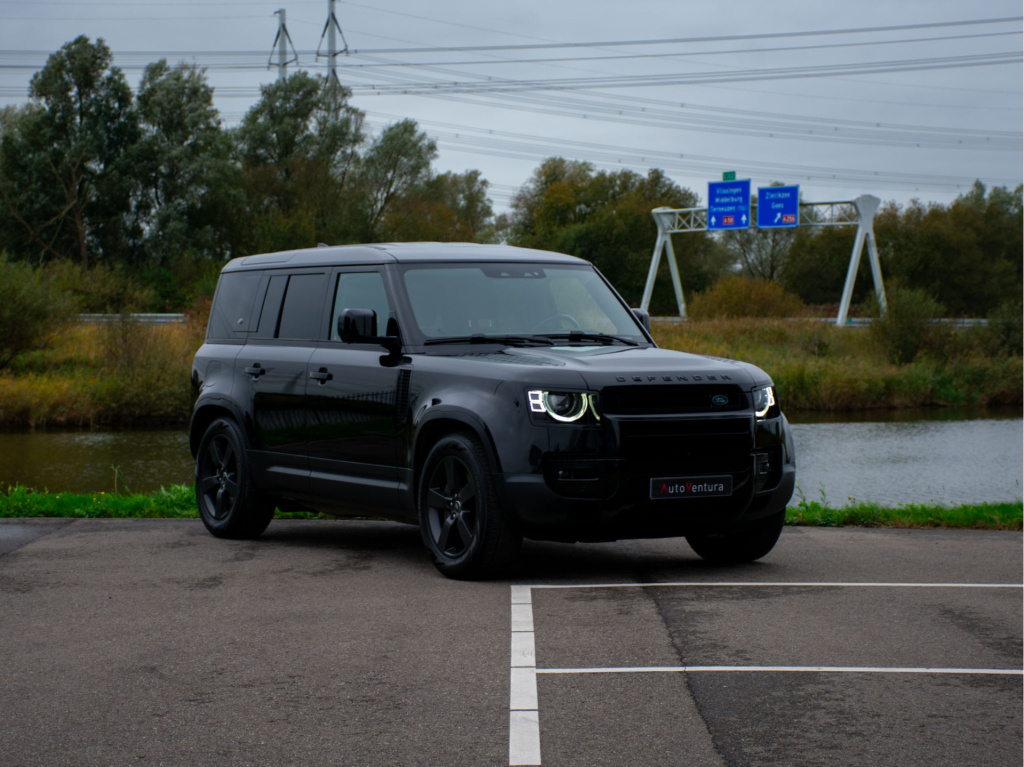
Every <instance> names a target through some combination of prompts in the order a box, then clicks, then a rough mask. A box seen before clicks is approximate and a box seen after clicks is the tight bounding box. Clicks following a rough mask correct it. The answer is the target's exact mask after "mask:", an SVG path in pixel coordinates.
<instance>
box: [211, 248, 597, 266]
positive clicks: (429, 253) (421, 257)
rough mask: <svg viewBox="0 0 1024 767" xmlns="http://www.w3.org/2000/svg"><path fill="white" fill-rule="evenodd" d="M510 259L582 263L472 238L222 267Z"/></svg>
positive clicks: (310, 252) (266, 257)
mask: <svg viewBox="0 0 1024 767" xmlns="http://www.w3.org/2000/svg"><path fill="white" fill-rule="evenodd" d="M473 261H494V262H502V261H511V262H518V263H524V262H525V263H545V264H552V263H560V264H585V263H587V262H586V261H584V260H583V259H581V258H576V257H575V256H567V255H565V254H564V253H552V252H550V251H546V250H533V249H530V248H515V247H512V246H511V245H480V244H478V243H473V242H394V243H385V244H375V245H338V246H333V247H332V246H321V247H319V248H304V249H302V250H284V251H281V252H279V253H263V254H260V255H254V256H243V257H241V258H236V259H233V260H232V261H230V262H228V264H227V265H226V266H225V267H224V271H225V272H228V271H232V272H233V271H242V270H248V269H254V268H268V267H269V268H274V267H278V268H279V267H283V266H288V267H291V268H294V267H302V266H345V265H356V264H396V263H397V264H410V263H453V262H456V263H457V262H473Z"/></svg>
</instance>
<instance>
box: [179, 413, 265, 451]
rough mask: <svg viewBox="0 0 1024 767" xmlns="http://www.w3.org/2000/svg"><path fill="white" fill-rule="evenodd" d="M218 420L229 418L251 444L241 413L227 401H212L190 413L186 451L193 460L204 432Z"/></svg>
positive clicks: (247, 425) (247, 426) (246, 424)
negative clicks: (187, 450)
mask: <svg viewBox="0 0 1024 767" xmlns="http://www.w3.org/2000/svg"><path fill="white" fill-rule="evenodd" d="M218 418H230V419H231V420H233V421H234V422H235V423H237V424H238V427H239V428H240V429H241V430H242V433H243V434H245V436H246V439H249V440H250V444H251V436H252V435H251V434H250V433H249V424H248V423H247V421H246V419H245V418H243V417H242V415H241V411H240V410H239V409H238V408H237V407H234V406H233V404H232V403H230V402H228V401H224V400H214V401H210V402H206V403H203V404H201V405H199V406H197V407H196V409H195V410H194V411H193V412H192V420H191V422H190V423H189V426H188V449H189V451H190V452H191V453H192V457H193V458H195V457H196V456H197V455H198V453H199V443H200V441H201V440H202V439H203V435H204V434H205V433H206V430H207V429H208V428H210V424H211V423H213V422H214V421H216V420H217V419H218Z"/></svg>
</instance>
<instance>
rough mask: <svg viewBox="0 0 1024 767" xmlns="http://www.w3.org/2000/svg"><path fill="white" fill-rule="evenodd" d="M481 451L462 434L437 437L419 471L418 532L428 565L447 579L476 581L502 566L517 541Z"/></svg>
mask: <svg viewBox="0 0 1024 767" xmlns="http://www.w3.org/2000/svg"><path fill="white" fill-rule="evenodd" d="M488 466H489V464H488V461H487V456H486V453H485V452H484V450H483V447H482V446H481V445H480V443H479V442H478V441H477V440H476V439H475V438H473V437H469V436H467V435H464V434H452V435H449V436H447V437H444V438H442V439H441V440H440V441H439V442H438V443H437V444H436V445H434V447H433V448H432V449H431V451H430V454H429V455H428V456H427V460H426V463H425V464H424V467H423V473H422V477H423V479H422V481H421V483H420V492H419V510H420V531H421V533H422V535H423V542H424V544H425V545H426V546H427V549H428V550H429V551H430V553H431V554H432V555H433V559H434V564H435V565H436V566H437V568H438V569H439V570H440V571H441V572H442V573H444V574H445V575H447V576H449V577H451V578H480V577H486V576H488V575H492V574H494V573H495V572H496V571H497V570H498V569H500V568H501V567H503V566H505V565H506V564H508V563H509V562H510V561H511V560H512V559H513V558H514V557H515V554H516V552H517V551H518V549H519V545H520V543H521V542H522V536H521V535H519V534H518V533H517V532H516V531H515V529H514V527H513V525H512V524H511V523H510V522H509V521H508V519H507V518H506V516H505V513H504V510H503V509H502V508H501V504H500V502H499V500H498V496H497V493H496V492H495V488H494V483H493V481H492V480H491V479H490V471H489V468H488Z"/></svg>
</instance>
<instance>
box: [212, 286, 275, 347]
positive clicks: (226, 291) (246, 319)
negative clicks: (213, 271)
mask: <svg viewBox="0 0 1024 767" xmlns="http://www.w3.org/2000/svg"><path fill="white" fill-rule="evenodd" d="M262 276H263V272H228V273H227V274H222V275H221V277H220V281H219V282H218V283H217V294H216V296H215V297H214V299H213V308H212V309H211V310H210V324H209V325H208V326H207V329H206V336H207V338H211V339H218V338H219V339H228V338H238V337H239V335H238V334H239V333H247V332H248V331H250V330H253V329H254V327H252V326H254V325H255V322H254V317H253V304H255V303H256V293H257V292H258V291H259V287H260V278H261V277H262Z"/></svg>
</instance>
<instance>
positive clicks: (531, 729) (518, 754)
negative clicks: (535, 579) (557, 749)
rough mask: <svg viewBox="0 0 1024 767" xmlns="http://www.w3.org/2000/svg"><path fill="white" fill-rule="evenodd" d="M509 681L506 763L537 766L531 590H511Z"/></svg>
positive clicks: (524, 587) (538, 719) (538, 728)
mask: <svg viewBox="0 0 1024 767" xmlns="http://www.w3.org/2000/svg"><path fill="white" fill-rule="evenodd" d="M511 668H512V678H511V685H510V688H509V705H508V708H509V718H508V763H509V765H516V766H517V767H522V766H523V765H531V766H534V765H536V766H538V767H539V765H540V713H539V711H538V705H537V655H536V652H535V649H534V641H533V591H532V589H531V587H530V586H513V587H512V667H511Z"/></svg>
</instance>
